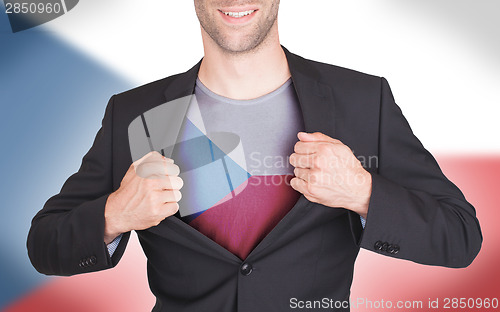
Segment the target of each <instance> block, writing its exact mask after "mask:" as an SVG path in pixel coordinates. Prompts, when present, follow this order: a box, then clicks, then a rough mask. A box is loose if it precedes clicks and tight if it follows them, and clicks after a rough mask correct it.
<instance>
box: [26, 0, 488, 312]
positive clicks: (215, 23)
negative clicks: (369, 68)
mask: <svg viewBox="0 0 500 312" xmlns="http://www.w3.org/2000/svg"><path fill="white" fill-rule="evenodd" d="M194 4H195V8H196V13H197V16H198V19H199V21H200V25H201V32H202V39H203V45H204V57H203V59H202V60H201V61H200V62H199V63H198V64H196V65H195V66H194V67H193V68H191V69H190V70H188V71H187V72H185V73H182V74H179V75H175V76H171V77H167V78H165V79H162V80H159V81H155V82H152V83H150V84H147V85H144V86H141V87H138V88H136V89H133V90H129V91H127V92H124V93H121V94H117V95H114V96H113V97H112V98H111V99H110V101H109V103H108V105H107V108H106V112H105V115H104V118H103V121H102V127H101V129H100V130H99V132H98V134H97V136H96V138H95V141H94V144H93V146H92V147H91V149H90V150H89V151H88V153H87V154H86V155H85V156H84V158H83V161H82V165H81V167H80V169H79V170H78V172H77V173H75V174H74V175H72V176H71V177H70V178H68V180H67V181H66V182H65V184H64V186H63V188H62V189H61V192H60V193H59V194H57V195H55V196H53V197H52V198H50V199H49V200H48V201H47V203H46V204H45V206H44V207H43V209H42V210H41V211H40V212H39V213H38V214H37V215H36V216H35V217H34V219H33V222H32V226H31V229H30V233H29V235H28V242H27V245H28V252H29V256H30V259H31V261H32V263H33V265H34V267H35V268H36V269H37V270H38V271H39V272H41V273H44V274H52V275H74V274H81V273H86V272H93V271H98V270H104V269H108V268H112V267H114V266H115V265H116V264H117V263H118V261H119V260H120V257H121V256H122V255H123V252H124V250H125V247H126V244H127V241H128V239H129V235H130V232H131V231H132V230H135V231H136V232H137V234H138V237H139V240H140V242H141V245H142V247H143V250H144V252H145V254H146V256H147V258H148V277H149V284H150V287H151V290H152V292H153V294H154V295H155V296H156V298H157V300H156V305H155V307H154V308H153V311H288V310H294V307H293V305H292V298H296V299H298V300H304V301H314V300H322V299H323V298H327V299H329V300H330V301H329V302H332V305H331V306H330V307H328V308H329V309H330V310H349V306H348V304H346V303H347V302H348V300H349V293H350V286H351V282H352V274H353V267H354V261H355V259H356V256H357V254H358V251H359V248H360V247H362V248H365V249H368V250H371V251H374V252H377V253H380V254H383V255H387V256H390V257H395V258H400V259H406V260H411V261H414V262H417V263H422V264H430V265H441V266H447V267H466V266H468V265H469V264H470V263H471V262H472V261H473V259H474V258H475V256H476V255H477V253H478V252H479V249H480V247H481V242H482V236H481V231H480V227H479V223H478V220H477V219H476V217H475V210H474V208H473V207H472V205H470V204H469V203H468V202H467V201H466V200H465V198H464V196H463V195H462V193H461V192H460V190H459V189H458V188H457V187H456V186H455V185H454V184H453V183H452V182H450V181H449V180H448V179H447V178H446V177H445V176H444V175H443V173H442V172H441V170H440V168H439V166H438V164H437V163H436V161H435V160H434V158H433V157H432V155H431V154H430V153H429V152H428V151H426V150H425V148H424V147H423V146H422V144H421V143H420V141H419V140H418V139H417V138H416V137H415V136H414V135H413V133H412V131H411V129H410V127H409V125H408V123H407V121H406V120H405V118H404V117H403V115H402V113H401V111H400V109H399V108H398V106H397V105H396V104H395V102H394V99H393V96H392V93H391V90H390V88H389V84H388V82H387V81H386V80H385V79H384V78H381V77H377V76H372V75H368V74H363V73H360V72H356V71H353V70H349V69H345V68H341V67H337V66H333V65H327V64H322V63H318V62H314V61H310V60H306V59H304V58H301V57H300V56H297V55H295V54H293V53H291V52H289V51H288V50H287V49H286V48H284V47H283V46H281V45H280V41H279V35H278V25H277V16H278V7H279V0H267V1H266V0H260V1H259V0H250V1H229V0H195V1H194ZM422 92H425V90H422ZM192 96H195V98H196V105H194V104H190V105H189V106H186V109H185V110H183V109H180V107H182V105H183V104H182V99H185V98H190V97H192ZM190 103H192V102H190ZM159 107H162V111H165V110H166V111H169V112H170V111H176V112H179V111H182V112H184V113H183V114H181V115H183V118H181V121H182V122H181V123H179V124H178V126H175V127H174V126H172V125H173V124H176V121H175V120H173V119H172V118H171V114H170V113H169V114H165V115H164V116H163V115H162V114H160V113H158V114H157V113H155V114H153V113H151V112H153V111H154V112H159V111H160V110H159V109H158V108H159ZM163 108H165V109H163ZM197 116H198V117H199V118H198V117H197ZM153 117H155V118H156V120H160V124H168V126H169V127H170V128H169V129H170V130H171V129H172V127H173V128H175V129H174V130H173V131H174V132H175V133H176V136H175V137H186V138H193V133H198V136H197V138H199V137H201V138H205V137H206V138H208V139H209V142H210V143H211V145H210V146H211V150H210V151H211V156H212V159H218V158H217V156H214V155H216V154H217V153H216V151H217V149H220V151H221V154H222V156H221V158H220V159H226V158H225V155H226V154H227V155H229V152H230V151H226V150H225V147H224V144H217V140H216V137H215V136H214V135H213V134H214V133H231V135H234V136H235V137H237V138H239V140H240V141H237V142H236V143H238V142H239V143H241V153H240V155H242V156H241V157H240V158H238V159H237V160H235V161H234V163H235V164H231V163H230V161H231V159H229V158H227V160H225V162H224V166H225V167H224V168H225V169H226V173H228V174H227V176H228V177H230V179H229V180H228V181H229V182H232V183H230V187H229V191H228V193H227V194H226V196H222V197H217V198H216V199H215V200H214V199H213V198H212V197H211V196H208V197H204V196H202V195H200V194H205V193H207V192H206V189H207V188H210V187H212V189H211V191H210V192H208V193H210V195H211V194H213V193H214V192H216V191H218V190H220V189H221V188H222V185H219V184H218V183H201V182H200V181H205V180H203V179H204V176H203V175H201V174H200V175H196V174H194V173H193V174H191V175H189V174H186V175H184V176H183V174H184V173H186V172H187V171H189V170H190V165H191V164H192V163H193V161H194V160H193V159H191V158H190V157H191V156H190V155H191V154H193V153H184V152H183V148H184V147H185V146H188V145H186V144H184V145H176V146H177V149H176V150H175V151H173V152H172V153H170V154H168V153H167V154H165V153H163V150H162V149H163V148H164V147H165V146H155V144H156V143H155V141H154V137H155V134H154V133H153V132H154V131H152V130H151V129H152V127H153V126H152V125H151V120H153ZM163 117H164V118H165V119H163ZM162 120H163V121H164V122H161V121H162ZM176 120H177V119H176ZM200 121H202V122H200ZM136 122H137V124H140V125H142V126H144V130H141V131H143V137H144V138H145V139H148V140H149V143H150V146H151V147H153V148H152V150H155V151H152V152H147V151H145V152H143V153H139V154H137V153H134V152H133V150H134V148H135V147H134V146H132V145H134V144H132V142H134V140H132V139H131V129H132V128H134V126H133V125H135V124H136ZM134 129H135V128H134ZM141 129H142V128H141ZM170 130H169V131H170ZM141 133H142V132H141ZM177 133H178V135H177ZM162 135H163V134H162ZM190 142H197V141H190ZM174 143H176V142H174ZM239 143H238V144H239ZM238 144H235V146H240V145H238ZM146 146H147V145H146ZM189 146H191V147H192V145H189ZM195 148H198V147H195ZM160 150H161V151H160ZM188 151H189V150H188ZM162 154H163V155H162ZM196 154H197V155H199V154H198V153H196ZM137 155H138V156H137ZM136 156H137V157H136ZM200 157H201V156H200ZM269 159H275V160H280V159H281V160H283V159H286V160H287V164H288V165H285V162H283V161H281V162H277V161H276V162H272V163H271V164H270V165H269V161H268V160H269ZM368 159H376V162H375V163H372V162H367V161H365V160H368ZM266 164H267V165H266ZM214 166H215V165H214ZM227 168H237V169H227ZM240 169H242V170H243V169H244V173H245V174H248V179H247V180H245V181H244V182H241V183H239V182H238V183H234V182H235V181H236V180H234V179H233V173H234V171H230V170H240ZM189 172H194V170H191V171H189ZM213 172H215V171H213ZM234 176H236V175H234ZM183 177H185V178H183ZM209 178H210V179H209V181H217V179H216V177H215V174H214V173H212V175H211V176H210V177H209ZM275 181H278V182H275ZM196 182H198V183H196ZM210 184H215V186H216V188H213V185H211V186H210ZM233 184H234V185H233ZM238 185H239V186H238ZM187 194H189V195H187ZM193 194H195V195H193ZM198 195H199V196H198ZM193 198H194V199H195V200H194V199H193ZM187 202H189V203H192V204H189V205H188V204H186V203H187ZM196 205H199V206H200V207H201V208H200V209H198V211H197V212H196V213H193V211H192V210H189V209H192V208H193V207H194V206H196ZM183 209H184V210H183ZM186 211H188V212H186ZM189 211H190V212H189ZM296 299H294V300H296Z"/></svg>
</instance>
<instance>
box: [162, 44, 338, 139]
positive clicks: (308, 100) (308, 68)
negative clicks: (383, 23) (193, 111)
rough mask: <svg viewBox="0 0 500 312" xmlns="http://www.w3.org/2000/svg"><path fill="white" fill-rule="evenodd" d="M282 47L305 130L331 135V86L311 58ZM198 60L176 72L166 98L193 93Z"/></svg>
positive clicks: (332, 102)
mask: <svg viewBox="0 0 500 312" xmlns="http://www.w3.org/2000/svg"><path fill="white" fill-rule="evenodd" d="M282 48H283V51H284V52H285V55H286V58H287V61H288V67H289V69H290V72H291V75H292V81H293V85H294V88H295V91H296V93H297V97H298V99H299V103H300V107H301V110H302V116H303V119H304V126H305V130H306V131H307V132H315V131H318V132H323V133H325V134H328V135H330V136H334V135H335V134H334V129H335V124H334V121H335V118H334V117H335V101H334V96H333V92H332V89H331V87H330V86H328V85H327V84H326V83H324V82H323V81H322V77H321V73H320V72H319V71H318V70H317V69H316V67H315V66H314V64H313V63H312V62H311V61H309V60H306V59H304V58H302V57H300V56H298V55H295V54H293V53H291V52H290V51H288V50H287V49H286V48H285V47H283V46H282ZM201 61H202V60H200V61H199V62H198V63H197V64H196V65H195V66H193V67H192V68H191V69H190V70H188V71H187V72H185V73H182V74H179V75H177V77H176V78H175V79H174V80H173V81H172V83H170V84H169V86H168V87H167V88H166V90H165V99H166V102H169V101H172V100H175V99H177V98H180V97H183V96H188V95H191V94H193V93H194V88H195V84H196V78H197V76H198V72H199V70H200V65H201Z"/></svg>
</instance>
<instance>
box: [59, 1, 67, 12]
mask: <svg viewBox="0 0 500 312" xmlns="http://www.w3.org/2000/svg"><path fill="white" fill-rule="evenodd" d="M61 5H62V8H63V11H64V14H66V13H68V10H67V9H66V3H65V2H64V0H61Z"/></svg>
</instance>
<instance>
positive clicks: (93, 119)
mask: <svg viewBox="0 0 500 312" xmlns="http://www.w3.org/2000/svg"><path fill="white" fill-rule="evenodd" d="M0 9H1V12H0V103H1V114H0V118H1V119H2V120H1V122H0V127H1V131H0V137H1V143H2V154H1V162H0V168H1V171H0V172H1V177H0V181H1V188H0V192H1V194H0V200H1V205H0V209H1V214H0V248H1V249H0V250H1V256H0V310H2V311H7V312H25V311H37V312H45V311H47V312H49V311H50V312H59V311H61V312H63V311H64V312H66V311H72V312H80V311H81V312H83V311H92V312H100V311H102V312H109V311H121V312H128V311H130V312H133V311H134V312H135V311H150V310H151V308H152V307H153V305H154V297H153V296H152V294H151V293H150V291H149V288H148V285H147V278H146V259H145V257H144V255H143V253H142V251H141V249H140V247H139V244H138V242H137V238H136V237H135V236H132V238H131V241H130V243H129V245H128V247H127V251H126V253H125V255H124V257H123V258H122V260H121V262H120V263H119V264H118V266H117V267H116V268H114V269H112V270H107V271H103V272H97V273H90V274H86V275H81V276H74V277H46V276H43V275H40V274H39V273H37V272H36V271H35V270H34V269H33V267H32V266H31V264H30V262H29V259H28V256H27V251H26V236H27V233H28V229H29V226H30V222H31V218H32V217H33V216H34V215H35V213H36V212H37V211H38V210H40V209H41V208H42V206H43V204H44V202H45V201H46V200H47V199H48V198H49V197H50V196H52V195H53V194H55V193H57V192H59V190H60V188H61V186H62V184H63V183H64V181H65V180H66V178H67V177H69V176H70V175H71V174H72V173H74V172H75V171H76V170H78V168H79V166H80V162H81V159H82V156H83V155H84V154H85V153H86V151H87V150H88V149H89V148H90V146H91V144H92V141H93V139H94V136H95V134H96V133H97V130H98V129H99V127H100V122H101V119H102V117H103V114H104V108H105V105H106V103H107V101H108V99H109V97H110V96H111V95H113V94H115V93H120V92H123V91H125V90H127V89H130V88H133V87H136V86H139V85H141V84H144V83H147V82H150V81H154V80H157V79H161V78H163V77H166V76H168V75H172V74H175V73H179V72H184V71H186V70H187V69H189V68H190V67H191V66H192V65H194V64H195V63H196V62H197V61H198V60H199V59H200V58H201V57H202V55H203V49H202V44H201V36H200V30H199V24H198V22H197V19H196V15H195V12H194V6H193V1H175V2H173V1H162V0H148V1H140V2H139V1H131V0H120V1H118V0H81V1H80V2H79V3H78V5H76V6H75V7H74V8H73V9H72V10H71V11H68V12H67V13H66V14H64V15H62V16H60V17H58V18H56V19H54V20H52V21H50V22H47V23H45V24H43V25H41V26H38V27H34V28H32V29H29V30H25V31H20V32H17V33H12V30H11V27H10V25H9V20H8V17H7V14H6V13H5V7H4V6H3V4H2V6H0ZM498 12H500V2H498V1H497V0H479V1H478V0H413V1H411V0H410V1H400V0H381V1H372V0H355V1H331V0H315V1H299V0H286V1H282V3H281V9H280V16H279V24H280V34H281V42H282V44H283V45H284V46H286V47H287V48H288V49H289V50H290V51H292V52H294V53H297V54H299V55H302V56H304V57H307V58H310V59H314V60H319V61H323V62H327V63H331V64H336V65H339V66H344V67H348V68H352V69H355V70H359V71H362V72H366V73H370V74H374V75H378V76H384V77H385V78H387V79H388V81H389V83H390V84H391V88H392V90H393V93H394V95H395V98H396V101H397V103H398V104H399V105H400V107H401V108H402V110H403V113H404V114H405V116H406V117H407V119H408V120H409V122H410V125H411V126H412V128H413V130H414V132H415V134H416V135H417V137H419V139H420V140H421V141H422V142H423V144H424V146H426V148H427V149H429V150H430V151H431V152H432V153H433V154H434V155H435V156H436V158H437V160H438V162H439V164H440V165H441V167H442V169H443V171H444V173H445V174H446V175H447V176H448V178H450V179H451V180H452V181H453V182H454V183H455V184H457V185H458V186H459V187H460V188H461V190H462V191H463V192H464V194H465V196H466V198H467V199H468V200H469V201H470V202H471V203H472V204H473V205H474V206H475V208H476V210H477V216H478V218H479V221H480V223H481V226H482V230H483V236H484V242H483V247H482V250H481V252H480V254H479V256H478V257H477V258H476V260H475V261H474V263H473V264H472V265H471V266H469V267H468V268H466V269H448V268H441V267H431V266H423V265H419V264H415V263H412V262H409V261H402V260H396V259H392V258H389V257H384V256H381V255H377V254H375V253H372V252H369V251H366V250H362V251H361V253H360V255H359V257H358V260H357V263H356V269H355V276H354V283H353V286H352V294H351V300H352V306H351V309H352V310H351V311H356V310H359V311H379V310H388V309H389V308H388V305H387V304H388V303H387V302H388V301H389V302H391V308H390V310H394V311H499V310H500V308H499V306H498V304H499V303H498V300H499V299H500V281H499V280H500V268H499V266H498V264H497V263H498V261H499V260H498V259H500V248H499V246H500V230H498V228H499V225H498V224H499V222H500V220H499V216H500V214H499V212H498V211H499V209H500V208H499V203H500V183H499V179H500V122H499V117H500V108H499V107H500V58H499V57H498V56H499V55H500V40H499V38H500V19H498ZM461 298H464V299H463V300H462V301H463V302H466V303H467V305H468V306H467V308H460V302H461V300H460V299H461ZM471 300H472V303H473V305H472V306H471ZM495 300H496V305H497V306H496V308H495ZM487 301H489V302H490V307H489V308H488V307H487V306H486V305H487V303H486V302H487ZM418 302H421V306H419V304H418ZM447 302H448V308H446V303H447ZM454 302H457V304H456V305H455V303H454ZM430 303H432V304H431V306H429V304H430ZM436 303H437V304H438V307H437V308H436ZM479 304H481V306H482V307H481V308H479ZM398 306H401V307H398Z"/></svg>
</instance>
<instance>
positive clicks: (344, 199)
mask: <svg viewBox="0 0 500 312" xmlns="http://www.w3.org/2000/svg"><path fill="white" fill-rule="evenodd" d="M298 138H299V140H300V141H299V142H297V143H296V144H295V147H294V151H295V153H293V154H292V155H290V164H291V165H292V166H294V167H295V169H294V171H293V172H294V174H295V177H294V178H293V179H292V180H291V181H290V184H291V186H292V187H293V188H294V189H295V190H297V191H299V192H300V193H302V194H304V196H305V197H306V198H307V199H308V200H310V201H312V202H315V203H319V204H323V205H325V206H329V207H343V208H346V209H349V210H352V211H354V212H356V213H358V214H359V215H360V216H362V217H363V218H366V215H367V213H368V203H369V201H370V196H371V188H372V179H371V175H370V173H369V172H368V171H366V170H365V169H364V168H363V167H362V165H361V163H360V161H359V160H358V159H357V158H356V156H354V154H353V153H352V151H351V149H350V148H349V147H348V146H346V145H344V144H343V143H342V142H340V141H339V140H336V139H333V138H331V137H329V136H327V135H325V134H322V133H320V132H315V133H305V132H299V134H298Z"/></svg>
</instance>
